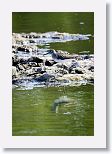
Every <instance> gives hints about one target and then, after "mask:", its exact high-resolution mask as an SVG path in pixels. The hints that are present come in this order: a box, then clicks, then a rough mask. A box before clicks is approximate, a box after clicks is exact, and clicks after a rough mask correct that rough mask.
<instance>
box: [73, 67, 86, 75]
mask: <svg viewBox="0 0 112 154" xmlns="http://www.w3.org/2000/svg"><path fill="white" fill-rule="evenodd" d="M75 73H76V74H84V70H83V69H82V68H80V67H77V68H76V69H75Z"/></svg>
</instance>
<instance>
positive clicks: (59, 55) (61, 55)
mask: <svg viewBox="0 0 112 154" xmlns="http://www.w3.org/2000/svg"><path fill="white" fill-rule="evenodd" d="M49 53H51V54H52V58H53V59H60V60H64V59H72V58H74V55H71V54H69V53H68V52H67V51H62V50H54V49H53V50H50V51H49Z"/></svg>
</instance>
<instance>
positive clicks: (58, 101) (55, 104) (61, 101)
mask: <svg viewBox="0 0 112 154" xmlns="http://www.w3.org/2000/svg"><path fill="white" fill-rule="evenodd" d="M71 101H73V100H72V99H71V98H68V97H67V96H61V97H59V98H58V99H56V100H55V101H54V102H53V104H52V111H54V112H56V113H58V107H59V105H61V104H66V103H70V102H71Z"/></svg>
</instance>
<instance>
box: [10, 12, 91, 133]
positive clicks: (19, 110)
mask: <svg viewBox="0 0 112 154" xmlns="http://www.w3.org/2000/svg"><path fill="white" fill-rule="evenodd" d="M49 31H58V32H67V33H74V34H75V33H76V34H77V33H79V34H91V35H92V36H93V35H94V14H93V13H88V12H86V13H83V12H82V13H77V12H76V13H67V12H64V13H62V12H61V13H56V12H55V13H45V12H44V13H28V12H27V13H25V12H21V13H19V12H16V13H13V14H12V32H16V33H21V32H25V33H29V32H49ZM45 48H47V46H45ZM49 48H52V49H60V50H64V51H65V50H66V51H68V52H70V53H78V54H81V52H83V51H89V53H90V54H93V53H94V39H93V37H91V38H90V39H89V40H80V41H70V42H65V43H51V44H50V46H49ZM60 96H67V97H69V98H71V99H73V102H72V103H68V104H65V105H61V106H60V107H59V110H58V113H55V112H53V111H52V110H51V107H52V104H53V101H54V100H55V99H57V98H59V97H60ZM12 135H13V136H93V135H94V86H93V85H90V84H88V85H81V86H75V87H70V86H66V87H49V88H46V87H41V88H33V89H30V90H21V89H18V88H13V89H12Z"/></svg>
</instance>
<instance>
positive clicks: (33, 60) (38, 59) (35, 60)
mask: <svg viewBox="0 0 112 154" xmlns="http://www.w3.org/2000/svg"><path fill="white" fill-rule="evenodd" d="M28 62H36V63H37V64H38V63H43V60H42V59H40V58H38V57H31V58H29V59H28Z"/></svg>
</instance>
